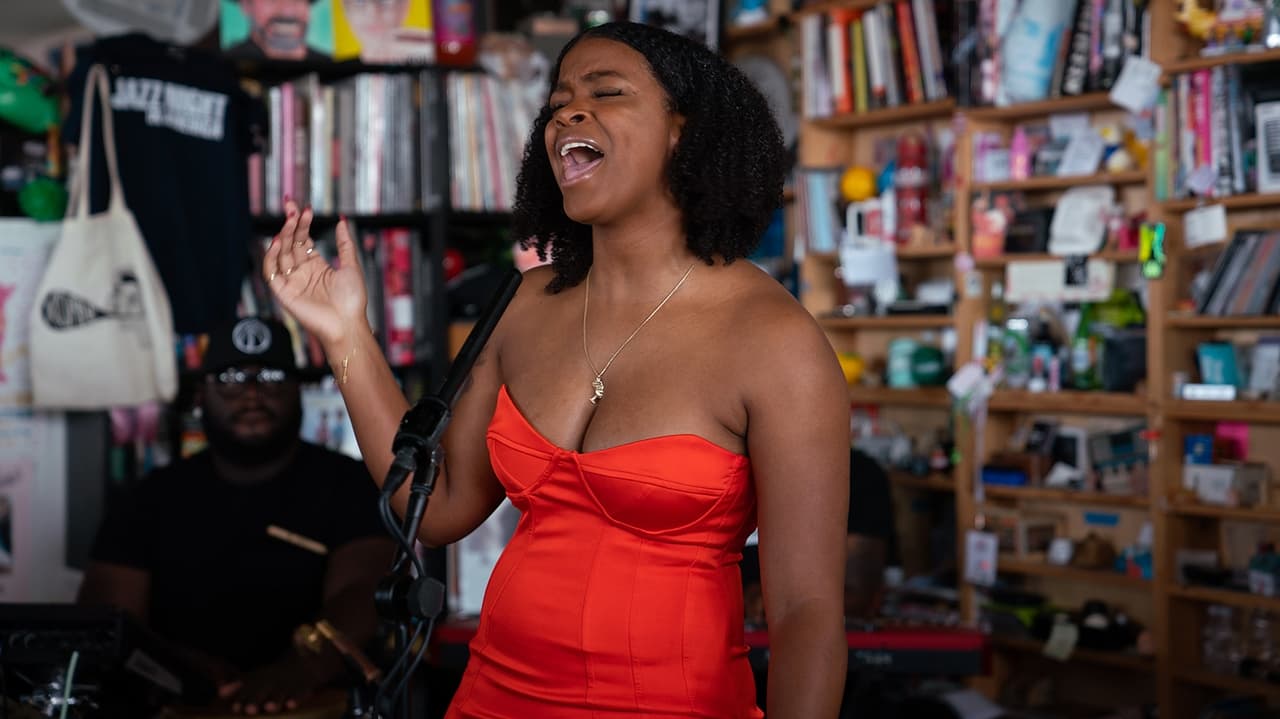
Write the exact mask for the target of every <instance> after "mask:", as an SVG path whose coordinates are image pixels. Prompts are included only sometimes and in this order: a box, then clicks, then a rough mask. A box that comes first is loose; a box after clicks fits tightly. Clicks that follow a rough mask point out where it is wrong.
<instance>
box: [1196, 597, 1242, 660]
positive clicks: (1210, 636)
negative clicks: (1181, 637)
mask: <svg viewBox="0 0 1280 719" xmlns="http://www.w3.org/2000/svg"><path fill="white" fill-rule="evenodd" d="M1208 615H1209V617H1208V621H1206V622H1205V625H1204V629H1203V631H1202V633H1201V648H1200V662H1201V663H1202V664H1203V665H1204V668H1205V669H1207V670H1209V671H1211V672H1214V673H1217V674H1235V673H1236V668H1237V664H1238V662H1239V654H1240V652H1239V649H1238V648H1237V646H1238V642H1237V641H1236V632H1235V626H1234V625H1235V617H1234V613H1233V612H1232V610H1231V607H1227V606H1223V605H1221V604H1212V605H1210V606H1209V609H1208Z"/></svg>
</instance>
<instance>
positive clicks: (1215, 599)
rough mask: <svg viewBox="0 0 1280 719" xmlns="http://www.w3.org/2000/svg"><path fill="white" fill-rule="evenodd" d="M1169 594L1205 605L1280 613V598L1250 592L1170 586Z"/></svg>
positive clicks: (1178, 585)
mask: <svg viewBox="0 0 1280 719" xmlns="http://www.w3.org/2000/svg"><path fill="white" fill-rule="evenodd" d="M1168 594H1169V596H1171V597H1177V598H1179V599H1189V600H1191V601H1193V602H1201V603H1203V604H1225V605H1227V606H1229V607H1240V608H1243V609H1266V610H1268V611H1272V612H1277V611H1280V598H1277V597H1264V596H1262V595H1260V594H1250V593H1249V592H1235V591H1231V590H1229V589H1212V588H1209V587H1192V586H1184V585H1180V584H1173V585H1170V586H1169V588H1168Z"/></svg>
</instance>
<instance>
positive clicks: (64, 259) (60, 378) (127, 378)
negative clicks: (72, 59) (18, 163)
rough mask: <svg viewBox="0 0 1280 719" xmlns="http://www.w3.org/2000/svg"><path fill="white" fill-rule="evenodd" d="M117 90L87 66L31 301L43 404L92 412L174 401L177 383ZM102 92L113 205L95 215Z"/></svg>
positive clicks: (168, 317)
mask: <svg viewBox="0 0 1280 719" xmlns="http://www.w3.org/2000/svg"><path fill="white" fill-rule="evenodd" d="M110 94H111V92H110V88H109V87H108V83H107V71H106V70H105V69H104V68H103V67H102V66H101V65H95V66H93V67H92V68H90V69H89V74H88V77H86V79H85V86H84V104H83V105H82V108H83V116H82V117H81V120H80V147H79V162H78V164H77V168H76V173H75V176H74V177H73V178H72V180H71V188H70V198H69V199H70V201H69V202H68V204H67V217H66V219H65V220H63V223H62V235H61V237H60V238H59V240H58V244H57V246H56V247H55V248H54V250H53V254H52V256H51V257H50V258H49V264H48V267H47V268H46V270H45V274H44V277H43V278H42V279H41V281H40V286H39V288H38V289H37V290H36V296H35V302H34V303H33V304H32V307H31V340H30V342H31V371H32V377H31V380H32V389H33V391H34V396H35V405H36V406H37V407H49V408H58V409H86V410H87V409H105V408H108V407H116V406H121V405H134V404H141V403H143V402H149V401H152V400H166V401H167V400H171V399H173V396H174V394H176V392H177V388H178V366H177V357H176V355H175V353H174V334H173V318H172V313H171V311H170V309H169V298H168V297H167V296H166V295H165V291H164V286H163V284H162V283H161V281H160V274H159V273H158V272H156V268H155V264H154V263H152V261H151V255H150V254H148V253H147V246H146V244H145V243H144V242H143V240H142V233H141V232H139V231H138V224H137V222H135V221H134V219H133V214H132V213H131V212H129V209H128V208H127V207H125V204H124V196H123V194H122V193H121V190H120V174H119V171H118V170H117V168H116V142H115V132H114V130H113V127H112V121H111V105H110V103H109V102H108V99H109V97H110ZM95 96H97V97H98V101H99V103H100V106H101V108H102V140H103V142H104V143H105V145H104V149H105V150H106V156H107V170H108V173H109V174H110V177H111V202H110V205H109V206H108V207H107V211H106V212H104V213H103V214H100V215H93V216H90V215H89V175H90V165H89V163H90V158H91V157H92V153H91V152H90V147H89V144H90V141H91V139H92V132H91V130H92V127H93V107H94V104H95V102H94V98H95Z"/></svg>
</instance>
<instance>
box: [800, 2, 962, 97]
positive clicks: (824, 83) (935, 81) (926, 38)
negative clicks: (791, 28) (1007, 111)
mask: <svg viewBox="0 0 1280 719" xmlns="http://www.w3.org/2000/svg"><path fill="white" fill-rule="evenodd" d="M800 27H801V34H802V37H803V39H802V42H801V46H802V47H803V48H804V57H803V62H804V65H803V73H804V77H803V81H804V88H805V93H804V98H805V102H804V114H805V117H808V118H817V117H827V116H830V115H833V114H837V113H850V112H867V111H869V110H878V109H883V108H891V107H898V106H901V105H909V104H917V103H922V102H930V101H935V100H942V99H945V98H946V97H947V96H948V92H947V79H946V76H945V67H946V57H945V55H944V54H943V38H942V37H940V36H939V32H938V16H937V10H936V7H935V4H934V0H896V1H895V2H884V3H881V4H880V5H878V6H876V7H873V8H869V9H865V10H855V9H852V8H835V9H832V10H829V11H827V12H818V13H811V14H807V15H805V16H804V19H803V20H802V21H801V25H800Z"/></svg>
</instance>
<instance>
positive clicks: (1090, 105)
mask: <svg viewBox="0 0 1280 719" xmlns="http://www.w3.org/2000/svg"><path fill="white" fill-rule="evenodd" d="M1112 109H1115V110H1118V109H1120V108H1119V107H1117V106H1116V105H1113V104H1112V103H1111V98H1110V97H1108V94H1107V93H1105V92H1091V93H1089V94H1087V95H1074V96H1070V97H1058V98H1054V99H1052V100H1041V101H1039V102H1024V103H1021V104H1018V105H1008V106H1006V107H970V108H964V112H965V114H966V115H968V116H969V118H970V119H973V120H995V121H1000V120H1022V119H1025V118H1032V117H1044V116H1047V115H1053V114H1055V113H1059V112H1084V111H1088V110H1112Z"/></svg>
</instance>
